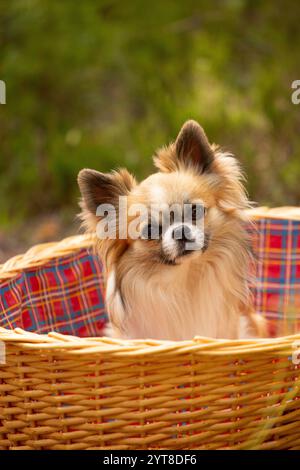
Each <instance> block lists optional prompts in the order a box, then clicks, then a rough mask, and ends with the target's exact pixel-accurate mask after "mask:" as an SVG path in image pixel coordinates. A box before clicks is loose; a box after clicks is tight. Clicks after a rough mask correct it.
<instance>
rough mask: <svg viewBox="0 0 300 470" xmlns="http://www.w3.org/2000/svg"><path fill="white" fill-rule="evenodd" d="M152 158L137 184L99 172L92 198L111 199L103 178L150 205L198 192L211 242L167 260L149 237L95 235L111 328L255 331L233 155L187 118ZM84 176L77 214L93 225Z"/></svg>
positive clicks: (117, 332) (188, 334)
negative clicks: (170, 262) (148, 171)
mask: <svg viewBox="0 0 300 470" xmlns="http://www.w3.org/2000/svg"><path fill="white" fill-rule="evenodd" d="M154 161H155V165H156V166H157V168H158V169H159V170H160V171H159V172H158V173H155V174H153V175H151V176H149V177H148V178H147V179H146V180H144V181H143V182H142V183H140V184H136V182H135V181H134V180H133V179H132V177H131V176H130V175H128V173H127V172H125V173H120V172H119V173H114V174H111V175H109V176H107V177H106V178H102V176H101V178H100V179H99V181H103V188H102V190H101V191H96V193H97V196H99V194H100V199H99V197H98V199H97V198H96V202H97V203H98V204H100V202H101V200H102V199H103V197H102V199H101V194H102V193H103V192H104V193H105V198H106V199H107V198H109V197H110V198H112V199H113V195H112V194H110V193H109V194H108V193H107V188H106V187H105V185H106V182H107V181H108V182H109V185H108V189H109V191H111V190H112V192H113V193H114V196H115V195H121V194H123V195H127V196H128V205H129V207H130V205H131V204H133V203H135V202H141V203H143V204H146V205H148V206H150V204H151V203H157V202H158V203H161V202H165V203H168V204H172V203H174V202H176V203H179V204H183V203H184V202H185V200H186V199H188V200H190V201H196V200H201V201H203V203H204V205H205V206H206V207H207V208H208V212H207V216H206V218H205V222H204V224H205V228H206V230H207V232H208V233H209V234H210V242H209V246H208V249H207V250H206V251H205V252H203V253H202V252H201V253H199V252H194V253H192V254H190V255H188V256H187V257H185V258H184V259H179V260H178V261H177V260H176V263H175V264H174V265H172V266H170V265H168V264H164V263H163V262H161V246H160V245H159V243H158V242H157V241H156V240H130V239H129V238H128V239H126V240H118V239H117V240H104V241H99V242H98V244H97V249H98V252H99V255H100V256H101V257H102V259H103V260H104V262H105V268H106V276H107V299H106V303H107V309H108V313H109V316H110V321H111V327H112V334H113V335H114V336H117V337H124V338H157V339H169V340H183V339H189V338H193V337H194V336H209V337H214V338H239V337H249V336H260V335H262V334H263V333H264V326H263V325H262V321H261V320H260V319H258V318H257V316H256V315H255V314H254V313H253V309H252V304H251V295H250V292H249V287H248V272H249V265H250V262H251V252H250V249H249V243H248V238H247V233H246V231H245V228H244V226H245V221H246V215H245V209H246V208H247V207H248V206H249V202H248V199H247V196H246V194H245V191H244V187H243V184H242V180H243V178H242V174H241V171H240V168H239V166H238V164H237V161H236V160H235V159H234V158H233V157H232V156H231V155H226V154H223V153H222V152H221V151H220V150H219V149H218V148H217V147H214V146H210V145H209V144H208V140H207V138H206V136H205V134H204V131H203V130H202V128H200V126H199V125H198V124H197V123H194V122H188V123H186V124H185V126H184V127H183V129H182V130H181V132H180V134H179V136H178V138H177V140H176V142H175V143H174V144H171V145H170V146H169V147H165V148H163V149H161V150H160V151H158V153H157V154H156V156H155V158H154ZM84 171H89V170H84ZM101 175H102V174H101ZM104 176H105V175H104ZM123 178H124V182H122V180H123ZM80 179H81V180H80ZM88 180H89V175H88V174H87V173H81V177H79V184H80V186H81V190H82V194H83V203H82V208H83V215H82V218H83V220H84V221H85V225H87V226H88V227H89V229H90V230H95V227H96V223H97V218H96V216H95V215H94V214H92V213H91V211H90V210H89V207H88V206H90V207H91V202H90V203H89V204H87V203H86V198H87V197H88V198H90V199H89V201H91V197H92V196H93V195H91V193H90V192H89V182H88ZM92 181H93V182H94V175H92ZM113 188H114V189H113ZM94 189H95V188H94ZM107 194H108V195H107Z"/></svg>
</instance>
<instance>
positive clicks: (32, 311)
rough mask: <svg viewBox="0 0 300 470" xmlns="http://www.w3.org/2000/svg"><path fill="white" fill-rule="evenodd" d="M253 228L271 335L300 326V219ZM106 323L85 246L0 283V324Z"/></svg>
mask: <svg viewBox="0 0 300 470" xmlns="http://www.w3.org/2000/svg"><path fill="white" fill-rule="evenodd" d="M256 229H257V231H256V232H255V231H253V230H252V229H251V230H252V235H253V248H254V252H255V253H256V255H257V270H256V280H255V282H254V284H253V286H252V291H253V294H254V303H255V308H256V310H257V312H259V313H260V314H262V315H264V316H265V317H266V318H267V319H268V324H269V333H270V335H271V336H275V335H282V334H288V333H293V332H296V331H297V330H298V331H299V330H300V221H297V220H288V219H275V218H270V217H266V218H262V219H258V220H257V222H256ZM106 321H107V315H106V312H105V305H104V283H103V275H102V265H101V262H100V260H99V259H98V258H97V257H96V256H95V255H94V254H92V252H91V250H88V249H81V250H79V251H77V252H74V253H72V254H71V255H67V256H64V257H61V258H56V259H53V260H51V261H49V262H48V263H47V264H45V265H43V266H41V267H37V268H35V269H28V270H24V271H23V272H22V273H20V274H18V275H17V276H16V277H14V278H13V279H9V280H7V281H2V283H0V326H3V327H5V328H16V327H21V328H24V329H26V330H29V331H35V332H38V333H46V332H49V331H53V330H55V331H59V332H61V333H66V334H72V335H77V336H100V335H102V334H103V327H104V325H105V323H106Z"/></svg>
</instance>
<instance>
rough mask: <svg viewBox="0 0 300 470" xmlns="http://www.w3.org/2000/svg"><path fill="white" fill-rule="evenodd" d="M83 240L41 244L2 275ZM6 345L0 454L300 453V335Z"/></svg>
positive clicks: (18, 340)
mask: <svg viewBox="0 0 300 470" xmlns="http://www.w3.org/2000/svg"><path fill="white" fill-rule="evenodd" d="M291 211H292V212H293V214H291V218H294V217H295V215H294V214H295V213H297V214H298V212H297V211H295V210H294V209H291ZM279 213H280V211H279ZM263 214H266V211H265V210H261V212H259V213H256V216H257V217H260V216H262V215H263ZM281 214H282V215H278V213H277V216H278V217H281V216H282V217H284V218H286V217H288V210H287V209H285V210H284V212H281ZM86 243H87V244H90V243H91V241H90V240H87V239H86V237H81V238H78V237H76V238H74V239H69V240H67V242H66V243H65V242H61V243H60V244H50V245H47V246H46V247H37V248H33V249H32V250H31V252H29V253H27V254H26V255H25V256H23V257H22V256H21V257H17V258H14V259H12V260H10V261H9V262H7V263H5V265H3V266H1V267H0V272H1V276H2V277H3V278H4V279H6V278H9V277H10V276H14V275H16V274H17V273H18V272H19V271H20V270H23V269H26V268H27V267H28V266H29V265H30V267H31V268H33V267H34V266H35V265H36V266H40V265H42V264H43V263H45V262H46V261H47V260H49V259H51V258H55V257H57V256H61V255H62V253H68V252H70V251H72V250H76V249H80V248H81V247H82V246H83V245H82V244H86ZM85 246H87V245H85ZM0 340H1V341H2V343H0V346H1V347H0V359H2V362H3V365H1V366H0V449H300V399H299V398H300V394H299V384H300V372H299V366H298V365H296V363H295V362H296V361H295V359H296V355H295V351H296V347H298V348H300V334H298V335H293V336H286V337H281V338H276V339H274V338H273V339H263V340H243V341H242V340H239V341H228V340H211V339H208V338H195V339H194V340H192V341H182V342H168V341H152V340H135V341H129V340H127V341H122V340H112V339H107V338H79V337H74V336H65V335H61V334H58V333H49V334H48V335H38V334H35V333H29V332H25V331H23V330H20V329H16V330H14V331H11V330H7V329H4V328H1V329H0ZM296 341H298V342H299V344H297V343H296Z"/></svg>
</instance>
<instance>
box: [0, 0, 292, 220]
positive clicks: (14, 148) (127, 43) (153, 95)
mask: <svg viewBox="0 0 300 470" xmlns="http://www.w3.org/2000/svg"><path fill="white" fill-rule="evenodd" d="M299 18H300V3H299V2H295V1H286V0H278V1H277V2H272V1H252V0H251V1H250V0H223V1H221V0H216V1H209V0H201V1H200V0H198V1H196V0H185V1H180V0H177V1H175V0H164V1H151V2H146V1H142V0H140V1H139V0H132V1H117V0H93V1H92V0H85V1H82V2H75V1H73V0H64V1H59V0H10V1H4V0H0V78H1V79H2V80H5V82H6V86H7V104H6V105H4V106H1V107H0V158H1V160H0V214H1V216H0V217H1V219H0V221H1V223H2V224H3V225H5V224H11V223H12V222H13V221H15V220H16V221H17V220H23V219H24V220H25V218H26V217H28V216H30V215H35V214H39V213H47V211H55V210H58V209H61V208H68V210H72V211H73V210H74V213H75V211H76V210H77V209H76V206H77V200H78V196H79V194H78V189H77V184H76V175H77V172H78V171H79V169H81V168H82V167H93V168H97V169H99V170H102V171H107V170H110V169H111V168H114V167H117V166H126V167H128V168H129V169H130V170H131V171H133V172H135V173H136V174H137V175H138V177H143V176H145V175H146V174H147V173H149V172H150V171H151V169H152V162H151V155H152V154H153V152H154V150H155V149H156V148H157V147H158V146H161V145H162V144H165V143H168V142H169V141H170V140H172V139H173V138H175V136H176V133H177V131H178V129H179V127H180V126H181V124H182V123H183V121H184V120H185V119H187V118H191V117H192V118H194V119H197V120H198V121H199V122H200V123H201V124H202V125H203V126H204V128H205V129H206V131H207V133H208V136H209V138H210V140H211V141H214V142H216V143H218V144H221V146H223V147H224V148H225V149H229V150H231V151H233V152H234V153H235V154H236V155H237V156H238V157H239V158H240V160H241V161H242V163H243V166H244V169H245V172H246V173H247V175H248V180H249V181H248V189H249V192H250V196H251V198H252V199H253V200H256V201H258V202H259V203H260V204H263V203H266V204H272V205H275V204H277V205H278V204H280V205H282V204H298V203H299V201H300V184H299V180H300V139H299V129H300V106H296V105H293V104H292V102H291V92H292V91H291V83H292V81H293V80H295V79H300V68H299V62H300V60H299V58H300V28H299Z"/></svg>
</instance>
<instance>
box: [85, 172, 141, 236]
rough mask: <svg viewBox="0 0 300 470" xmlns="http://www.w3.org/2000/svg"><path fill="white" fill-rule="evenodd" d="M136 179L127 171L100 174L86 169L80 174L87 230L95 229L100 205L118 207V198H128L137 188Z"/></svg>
mask: <svg viewBox="0 0 300 470" xmlns="http://www.w3.org/2000/svg"><path fill="white" fill-rule="evenodd" d="M135 184H136V183H135V179H134V177H133V176H132V175H131V174H130V173H129V172H128V171H127V170H125V169H120V170H118V171H113V172H111V173H100V172H99V171H96V170H89V169H84V170H81V171H80V172H79V174H78V185H79V189H80V192H81V195H82V200H81V202H80V206H81V208H82V214H81V218H82V219H83V222H84V225H86V226H87V228H93V226H94V225H95V222H96V221H97V218H96V211H97V208H98V206H99V205H100V204H112V205H114V207H115V208H117V207H118V198H119V197H120V196H127V195H128V194H129V193H130V191H131V189H132V188H133V187H134V186H135Z"/></svg>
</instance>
